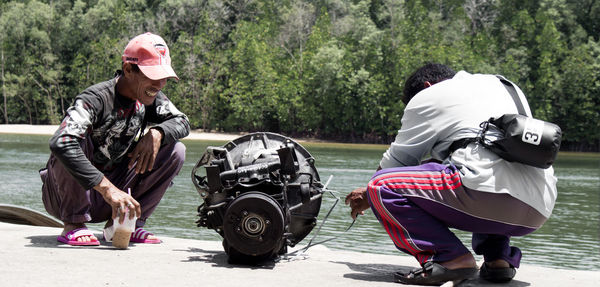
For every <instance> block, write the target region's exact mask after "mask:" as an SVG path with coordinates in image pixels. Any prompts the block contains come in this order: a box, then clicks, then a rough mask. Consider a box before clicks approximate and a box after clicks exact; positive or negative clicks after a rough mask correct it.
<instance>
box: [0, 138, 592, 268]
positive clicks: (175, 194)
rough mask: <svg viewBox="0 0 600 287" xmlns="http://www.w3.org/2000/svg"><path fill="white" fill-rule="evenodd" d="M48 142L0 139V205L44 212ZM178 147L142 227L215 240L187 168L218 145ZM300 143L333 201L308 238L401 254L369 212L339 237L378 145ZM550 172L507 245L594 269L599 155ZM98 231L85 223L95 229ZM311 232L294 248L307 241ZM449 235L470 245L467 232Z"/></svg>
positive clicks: (537, 260) (551, 262) (527, 258)
mask: <svg viewBox="0 0 600 287" xmlns="http://www.w3.org/2000/svg"><path fill="white" fill-rule="evenodd" d="M48 138H49V137H48V136H38V135H7V134H0V203H5V204H14V205H20V206H25V207H28V208H31V209H34V210H37V211H40V212H43V213H46V211H45V209H44V206H43V204H42V200H41V185H42V183H41V181H40V179H39V176H38V173H37V171H38V170H39V169H40V168H42V167H43V166H44V165H45V163H46V160H47V159H48V154H49V150H48ZM184 143H185V144H186V146H187V153H186V157H187V159H186V162H185V164H184V167H183V169H182V170H181V172H180V174H179V176H178V177H176V178H175V180H174V185H173V187H172V188H170V189H169V190H168V191H167V194H166V195H165V197H164V198H163V200H162V201H161V203H160V205H159V206H158V207H157V209H156V211H155V213H154V214H153V215H152V217H150V219H148V221H147V223H146V227H147V229H148V230H150V231H152V232H154V233H155V234H157V235H158V236H160V235H167V236H171V237H180V238H189V239H201V240H217V241H220V240H221V237H220V236H219V235H218V234H217V233H216V232H215V231H213V230H210V229H205V228H199V227H196V224H195V221H196V219H197V215H196V214H197V212H196V210H197V207H198V205H200V204H201V203H202V199H201V198H200V196H199V195H198V193H197V192H196V189H195V187H194V185H193V183H192V181H191V170H192V168H193V167H194V165H195V164H196V162H197V161H198V160H199V159H200V157H201V156H202V154H203V153H204V151H205V149H206V147H207V146H220V145H223V144H224V143H225V142H224V141H222V142H219V141H217V142H210V141H195V140H194V141H192V140H184ZM303 146H304V147H305V148H306V149H307V150H308V151H309V152H310V153H311V154H312V156H313V157H314V158H315V159H316V167H317V171H318V172H319V175H320V177H321V180H322V181H323V182H325V181H326V180H327V179H328V178H329V177H330V176H333V178H332V180H331V183H330V185H329V189H331V190H333V191H334V192H333V194H334V195H335V196H337V197H338V198H340V200H339V202H338V203H337V205H336V206H335V208H334V209H333V211H332V213H331V215H330V217H329V218H328V220H327V222H326V223H325V224H324V225H323V226H322V228H321V231H320V233H319V235H318V237H317V238H316V239H315V241H319V240H322V239H327V238H331V237H333V236H339V237H338V238H337V239H336V240H333V241H329V242H327V243H325V245H326V246H327V247H329V248H331V249H340V250H352V251H359V252H367V253H382V254H392V255H398V256H408V255H405V254H404V253H402V252H400V251H398V250H396V248H395V247H394V245H393V244H392V241H391V240H390V239H389V237H388V236H387V234H386V233H385V231H384V229H383V228H382V227H381V225H380V224H379V223H378V222H377V220H376V219H375V217H374V216H373V214H372V213H371V211H370V210H367V211H366V213H365V216H360V217H359V219H358V220H357V221H356V223H355V224H354V226H353V227H352V229H350V230H349V231H348V232H346V233H343V232H344V230H345V229H346V228H347V227H348V226H349V225H350V223H351V222H352V220H351V218H350V216H349V212H350V209H349V207H347V206H346V205H344V203H343V199H344V197H345V196H346V194H347V193H348V192H350V191H351V190H352V189H354V188H355V187H359V186H364V185H365V184H366V183H367V182H368V180H369V179H370V177H371V176H372V174H373V171H374V170H375V168H376V167H377V166H378V163H379V159H380V158H381V154H382V153H383V152H384V151H385V149H386V146H383V145H341V144H330V143H306V144H303ZM554 168H555V174H556V176H557V177H558V200H557V203H556V206H555V209H554V212H553V214H552V216H551V218H550V219H549V220H548V221H547V222H546V224H545V225H544V226H543V227H542V228H541V229H539V230H537V231H536V232H534V233H532V234H530V235H528V236H525V237H515V238H512V244H513V245H515V246H518V247H520V248H521V250H522V251H523V260H522V262H523V263H525V264H534V265H540V266H546V267H555V268H566V269H583V270H600V242H599V236H600V154H589V153H587V154H577V153H561V154H559V157H558V159H557V161H556V163H555V165H554ZM335 202H336V198H335V197H334V196H332V195H331V194H329V193H326V195H325V196H324V198H323V203H322V206H321V212H320V213H319V219H320V220H322V218H323V217H324V216H325V214H327V212H328V211H329V208H330V207H332V206H333V205H334V203H335ZM320 224H321V221H319V225H320ZM102 226H103V225H102V224H91V225H90V227H91V228H95V229H98V230H101V228H102ZM316 230H317V228H315V229H314V230H313V233H311V234H310V235H309V236H307V237H306V238H305V239H304V240H303V241H302V242H300V243H299V246H303V245H305V244H307V243H308V240H309V239H310V238H312V237H313V234H314V233H315V231H316ZM455 232H456V234H457V235H458V237H459V238H460V239H461V240H463V242H464V243H465V245H466V246H468V247H469V248H470V242H471V239H470V234H469V233H466V232H462V231H459V230H456V231H455ZM476 259H477V260H481V259H482V258H481V257H476Z"/></svg>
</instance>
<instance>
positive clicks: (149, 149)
mask: <svg viewBox="0 0 600 287" xmlns="http://www.w3.org/2000/svg"><path fill="white" fill-rule="evenodd" d="M162 138H163V134H162V132H161V131H160V130H158V129H149V130H148V133H147V134H145V135H144V136H143V137H142V139H141V140H140V142H139V143H138V144H137V145H136V146H135V149H133V151H132V152H131V153H129V154H128V155H127V156H129V157H130V160H129V168H132V167H133V164H134V163H135V162H137V165H136V166H135V173H138V174H139V173H144V172H146V171H151V170H152V167H153V166H154V160H155V159H156V155H157V154H158V150H159V149H160V143H161V141H162Z"/></svg>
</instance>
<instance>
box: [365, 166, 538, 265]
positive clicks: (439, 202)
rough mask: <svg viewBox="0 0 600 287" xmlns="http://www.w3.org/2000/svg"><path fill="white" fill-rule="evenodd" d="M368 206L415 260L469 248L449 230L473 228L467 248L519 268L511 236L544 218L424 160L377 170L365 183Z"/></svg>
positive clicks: (451, 255)
mask: <svg viewBox="0 0 600 287" xmlns="http://www.w3.org/2000/svg"><path fill="white" fill-rule="evenodd" d="M367 194H368V199H369V204H370V205H371V209H372V210H373V212H374V213H375V216H376V217H377V219H378V220H379V221H380V222H381V224H382V225H383V227H384V228H385V230H386V232H387V233H388V234H389V235H390V237H391V239H392V241H393V242H394V244H395V245H396V247H397V248H398V249H400V250H401V251H403V252H406V253H408V254H411V255H412V256H414V257H415V258H416V259H417V260H418V261H419V263H420V264H424V263H425V262H428V261H435V262H444V261H448V260H452V259H454V258H456V257H458V256H461V255H464V254H466V253H468V252H469V250H468V249H467V248H466V247H465V246H464V245H463V244H462V242H460V240H459V239H458V238H457V237H456V235H455V234H454V233H453V232H452V231H450V229H449V228H456V229H460V230H464V231H470V232H473V240H472V247H473V250H474V251H475V253H476V254H479V255H483V257H484V260H485V261H493V260H496V259H504V260H506V261H507V262H508V263H510V264H511V265H513V266H515V267H519V263H520V260H521V251H520V250H519V248H517V247H514V246H510V237H511V236H522V235H525V234H529V233H531V232H533V231H535V230H536V229H537V228H539V227H541V226H542V224H543V223H544V222H545V221H546V218H545V217H544V216H542V215H541V214H540V213H539V212H537V211H536V210H535V209H534V208H532V207H530V206H529V205H527V204H525V203H523V202H521V201H519V200H517V199H516V198H513V197H512V196H510V195H508V194H497V193H490V192H481V191H477V190H471V189H468V188H466V187H464V186H463V185H462V182H461V179H460V173H459V172H458V171H457V170H456V168H454V167H453V166H446V165H443V164H439V163H427V164H424V165H420V166H412V167H400V168H390V169H384V170H380V171H378V172H377V173H376V174H375V175H374V176H373V178H372V179H371V181H370V182H369V184H368V187H367Z"/></svg>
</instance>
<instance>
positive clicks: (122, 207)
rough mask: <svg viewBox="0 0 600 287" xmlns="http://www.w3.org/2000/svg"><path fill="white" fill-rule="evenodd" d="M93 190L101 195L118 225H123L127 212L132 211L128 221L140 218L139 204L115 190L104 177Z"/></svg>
mask: <svg viewBox="0 0 600 287" xmlns="http://www.w3.org/2000/svg"><path fill="white" fill-rule="evenodd" d="M94 189H95V190H96V191H98V192H99V193H100V194H101V195H102V198H104V201H106V203H108V205H110V207H111V209H112V218H116V217H117V216H118V217H119V222H120V223H123V220H124V219H125V212H126V211H127V210H131V211H132V212H129V219H133V217H134V216H137V217H138V218H139V217H140V216H142V207H141V205H140V203H139V202H137V200H135V199H134V198H133V197H132V196H131V195H129V194H128V193H127V192H125V191H122V190H120V189H119V188H117V187H116V186H115V185H114V184H112V182H110V180H108V179H107V178H106V177H104V178H102V181H101V182H100V183H99V184H98V185H96V186H94Z"/></svg>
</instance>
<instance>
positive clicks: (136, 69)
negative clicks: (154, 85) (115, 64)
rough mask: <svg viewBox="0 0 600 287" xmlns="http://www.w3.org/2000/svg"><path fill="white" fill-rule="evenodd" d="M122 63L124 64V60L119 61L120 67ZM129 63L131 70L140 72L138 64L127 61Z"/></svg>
mask: <svg viewBox="0 0 600 287" xmlns="http://www.w3.org/2000/svg"><path fill="white" fill-rule="evenodd" d="M123 65H125V62H121V67H123ZM129 65H131V70H132V71H134V72H136V73H139V72H140V67H138V65H137V64H134V63H129Z"/></svg>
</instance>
